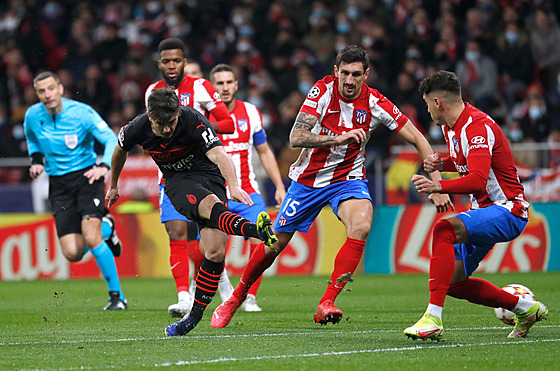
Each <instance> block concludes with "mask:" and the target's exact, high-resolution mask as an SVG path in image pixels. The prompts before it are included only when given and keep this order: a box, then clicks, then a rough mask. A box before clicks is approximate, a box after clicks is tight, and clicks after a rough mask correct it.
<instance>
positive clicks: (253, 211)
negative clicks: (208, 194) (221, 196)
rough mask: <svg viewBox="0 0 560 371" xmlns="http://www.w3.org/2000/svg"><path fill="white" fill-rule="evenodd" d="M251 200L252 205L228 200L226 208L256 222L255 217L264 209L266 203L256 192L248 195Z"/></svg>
mask: <svg viewBox="0 0 560 371" xmlns="http://www.w3.org/2000/svg"><path fill="white" fill-rule="evenodd" d="M249 196H250V197H251V200H253V206H249V205H245V204H244V203H243V202H236V201H232V200H229V201H228V209H230V210H231V212H233V213H236V214H239V215H241V216H242V217H244V218H245V219H247V220H249V221H250V222H251V223H256V222H257V217H258V216H259V214H260V213H261V212H262V211H266V205H265V203H264V200H263V198H262V196H261V195H260V194H258V193H251V194H250V195H249Z"/></svg>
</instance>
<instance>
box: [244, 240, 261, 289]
mask: <svg viewBox="0 0 560 371" xmlns="http://www.w3.org/2000/svg"><path fill="white" fill-rule="evenodd" d="M249 246H250V252H251V255H253V253H254V252H255V249H256V248H257V246H259V245H254V244H250V245H249ZM261 281H262V274H261V275H260V277H259V278H258V279H257V280H256V281H255V282H254V283H253V284H252V285H251V287H250V288H249V292H247V294H249V295H255V296H257V291H259V286H260V285H261Z"/></svg>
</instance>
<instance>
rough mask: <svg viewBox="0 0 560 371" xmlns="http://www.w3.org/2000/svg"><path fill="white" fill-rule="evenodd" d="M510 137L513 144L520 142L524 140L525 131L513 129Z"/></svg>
mask: <svg viewBox="0 0 560 371" xmlns="http://www.w3.org/2000/svg"><path fill="white" fill-rule="evenodd" d="M509 137H510V139H511V141H512V142H519V141H521V139H523V131H522V130H521V129H512V130H511V131H510V132H509Z"/></svg>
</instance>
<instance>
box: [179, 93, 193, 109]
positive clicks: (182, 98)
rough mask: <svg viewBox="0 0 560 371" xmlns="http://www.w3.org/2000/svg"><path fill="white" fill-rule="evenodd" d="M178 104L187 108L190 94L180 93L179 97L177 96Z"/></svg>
mask: <svg viewBox="0 0 560 371" xmlns="http://www.w3.org/2000/svg"><path fill="white" fill-rule="evenodd" d="M179 102H180V103H181V106H188V105H189V103H190V102H191V94H190V93H181V95H179Z"/></svg>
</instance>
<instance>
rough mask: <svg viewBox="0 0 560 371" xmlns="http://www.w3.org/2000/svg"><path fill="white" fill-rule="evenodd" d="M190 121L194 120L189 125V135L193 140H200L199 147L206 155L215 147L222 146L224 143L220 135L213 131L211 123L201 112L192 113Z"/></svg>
mask: <svg viewBox="0 0 560 371" xmlns="http://www.w3.org/2000/svg"><path fill="white" fill-rule="evenodd" d="M191 115H192V116H190V117H189V120H193V122H192V123H191V125H189V132H190V133H189V134H190V135H191V137H192V138H198V145H199V146H200V148H201V149H202V151H203V152H204V153H206V152H208V151H209V150H211V149H212V148H214V147H219V146H222V142H221V141H220V138H218V135H217V134H216V132H215V131H214V129H212V125H211V124H210V121H208V119H207V118H206V117H204V116H203V115H202V114H200V113H199V112H195V111H194V110H192V111H191Z"/></svg>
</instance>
